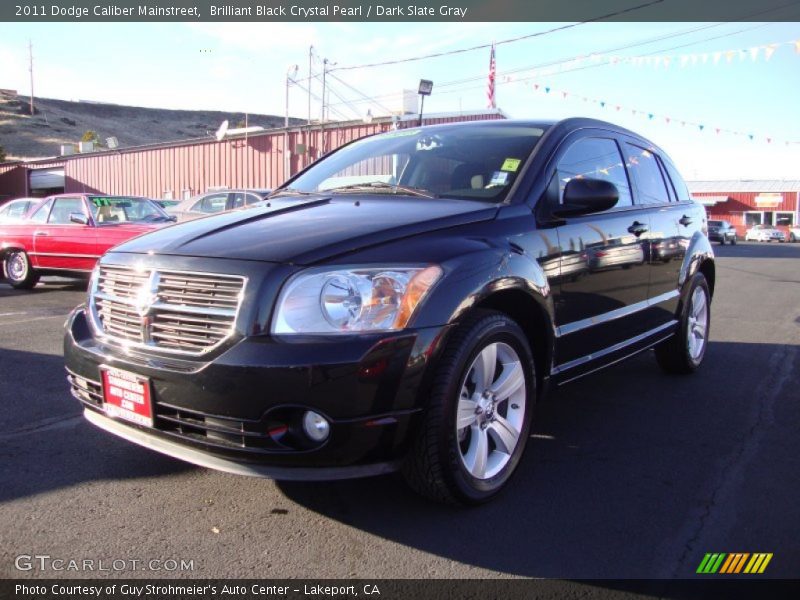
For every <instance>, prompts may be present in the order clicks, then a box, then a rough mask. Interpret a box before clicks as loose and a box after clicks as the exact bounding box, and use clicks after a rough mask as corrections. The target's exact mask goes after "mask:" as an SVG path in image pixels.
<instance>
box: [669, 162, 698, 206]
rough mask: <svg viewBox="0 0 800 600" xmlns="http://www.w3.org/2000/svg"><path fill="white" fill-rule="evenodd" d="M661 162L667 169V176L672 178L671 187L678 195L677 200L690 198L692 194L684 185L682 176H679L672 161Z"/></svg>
mask: <svg viewBox="0 0 800 600" xmlns="http://www.w3.org/2000/svg"><path fill="white" fill-rule="evenodd" d="M663 164H664V167H665V168H666V169H667V174H668V175H669V178H670V179H671V180H672V187H673V189H674V190H675V193H676V194H677V196H678V200H679V201H686V200H691V199H692V195H691V194H690V193H689V188H688V187H687V186H686V182H685V181H684V180H683V177H681V176H680V173H678V171H677V170H676V169H675V167H673V166H672V163H670V162H669V161H668V160H665V161H663Z"/></svg>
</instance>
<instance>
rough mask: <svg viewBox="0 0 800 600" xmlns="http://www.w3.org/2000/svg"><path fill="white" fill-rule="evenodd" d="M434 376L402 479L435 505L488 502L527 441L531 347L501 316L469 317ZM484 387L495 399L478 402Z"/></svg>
mask: <svg viewBox="0 0 800 600" xmlns="http://www.w3.org/2000/svg"><path fill="white" fill-rule="evenodd" d="M492 358H494V359H495V360H492ZM498 367H499V370H498ZM435 368H436V371H435V373H434V377H433V381H432V384H431V388H430V404H429V406H428V408H427V411H426V414H425V416H424V421H423V422H422V424H421V426H420V430H419V432H418V435H417V437H416V438H415V440H414V442H413V444H412V448H411V450H410V452H409V455H408V457H407V459H406V461H405V463H404V465H403V475H404V477H405V479H406V481H407V482H408V484H409V485H410V486H411V487H412V488H413V489H414V490H416V491H417V492H418V493H420V494H422V495H423V496H426V497H428V498H430V499H432V500H435V501H437V502H443V503H446V504H455V505H476V504H481V503H483V502H487V501H488V500H490V499H491V498H493V497H494V496H495V495H496V494H497V493H499V492H500V491H501V490H502V489H503V488H504V487H505V485H506V483H507V482H508V480H509V479H510V477H511V475H512V474H513V473H514V470H515V469H516V467H517V464H518V463H519V460H520V457H521V456H522V453H523V451H524V450H525V443H526V442H527V440H528V432H529V431H530V425H531V420H532V414H533V408H534V402H535V398H536V373H535V367H534V362H533V354H532V352H531V349H530V345H529V344H528V341H527V339H526V337H525V334H524V333H523V331H522V329H521V328H520V327H519V325H517V323H515V322H514V321H513V320H512V319H510V318H509V317H507V316H506V315H504V314H502V313H498V312H494V311H483V310H481V311H475V312H474V313H473V314H472V315H471V316H470V317H468V318H467V319H466V320H465V321H464V322H463V323H461V324H460V325H459V326H458V327H457V329H456V330H455V331H454V332H453V333H452V337H451V339H450V340H449V341H448V342H447V345H446V346H445V348H444V350H443V351H442V356H441V357H440V359H439V364H438V365H436V367H435ZM488 369H491V372H489V371H488ZM486 381H490V382H492V384H491V385H489V389H494V390H498V393H497V397H496V398H494V399H493V398H492V397H491V396H489V395H488V393H484V394H481V392H480V391H481V389H484V388H485V387H486V385H485V383H486ZM459 425H461V426H462V427H461V428H460V429H459ZM515 434H516V436H515ZM512 445H513V447H511V446H512ZM504 450H505V451H504Z"/></svg>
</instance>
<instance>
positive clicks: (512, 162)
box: [500, 158, 522, 173]
mask: <svg viewBox="0 0 800 600" xmlns="http://www.w3.org/2000/svg"><path fill="white" fill-rule="evenodd" d="M520 162H522V161H521V160H520V159H518V158H507V159H506V160H505V162H503V166H502V167H500V170H501V171H511V172H512V173H516V172H517V169H519V163H520Z"/></svg>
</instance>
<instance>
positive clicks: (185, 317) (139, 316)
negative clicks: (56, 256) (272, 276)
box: [91, 265, 245, 354]
mask: <svg viewBox="0 0 800 600" xmlns="http://www.w3.org/2000/svg"><path fill="white" fill-rule="evenodd" d="M244 285H245V279H244V278H243V277H239V276H235V275H220V274H210V273H198V272H184V271H171V270H160V269H147V270H141V269H133V268H130V267H124V266H118V265H102V266H101V267H100V270H99V273H98V276H97V279H96V281H95V283H94V285H93V287H92V292H91V294H92V295H91V301H92V309H93V317H94V319H95V324H96V325H97V326H98V328H99V329H100V330H101V331H102V332H103V333H104V334H105V335H106V336H108V337H109V338H111V339H113V340H116V341H119V342H122V343H124V344H126V345H133V346H141V347H148V348H155V349H161V350H164V351H167V352H179V353H184V354H202V353H203V352H208V351H209V350H211V349H213V348H215V347H217V346H218V345H219V344H221V343H222V342H223V341H224V340H225V339H226V338H228V337H229V336H230V335H231V334H232V333H233V327H234V323H235V321H236V316H237V313H238V310H239V306H240V304H241V300H242V296H243V293H244Z"/></svg>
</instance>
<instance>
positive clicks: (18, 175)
mask: <svg viewBox="0 0 800 600" xmlns="http://www.w3.org/2000/svg"><path fill="white" fill-rule="evenodd" d="M27 176H28V170H27V169H26V168H25V167H24V166H23V165H20V164H16V163H4V164H0V202H3V201H4V200H10V199H11V198H19V197H20V196H24V195H25V194H26V191H27V188H26V182H27V179H26V178H27Z"/></svg>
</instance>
